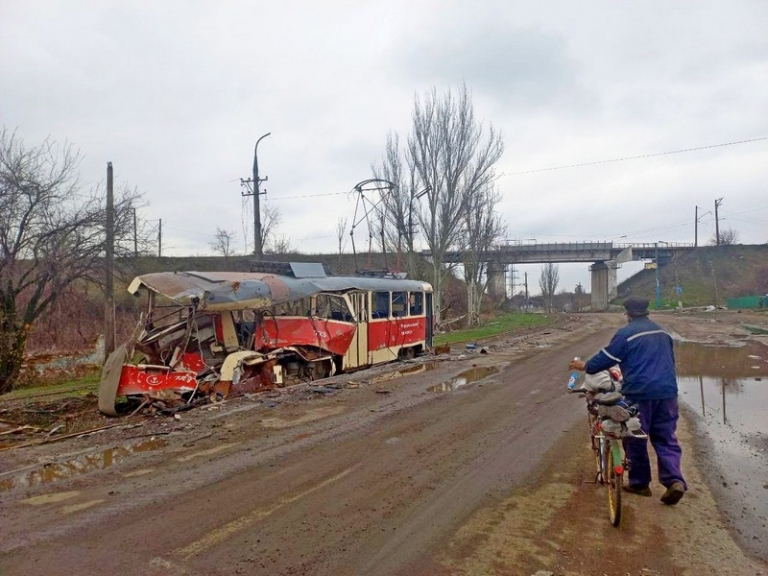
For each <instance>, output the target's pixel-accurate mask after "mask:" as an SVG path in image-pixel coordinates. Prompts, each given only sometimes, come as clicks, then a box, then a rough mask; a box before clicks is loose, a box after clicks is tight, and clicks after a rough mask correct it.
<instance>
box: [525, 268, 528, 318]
mask: <svg viewBox="0 0 768 576" xmlns="http://www.w3.org/2000/svg"><path fill="white" fill-rule="evenodd" d="M525 311H526V312H528V272H526V273H525Z"/></svg>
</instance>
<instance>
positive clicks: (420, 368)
mask: <svg viewBox="0 0 768 576" xmlns="http://www.w3.org/2000/svg"><path fill="white" fill-rule="evenodd" d="M438 366H439V362H424V363H423V364H415V365H413V366H409V367H408V368H401V369H400V370H395V371H394V372H388V373H387V374H382V375H381V376H376V377H375V378H371V379H370V380H369V381H368V382H369V383H370V384H376V383H378V382H387V381H389V380H394V379H395V378H402V377H403V376H411V375H413V374H421V373H422V372H429V371H431V370H434V369H435V368H437V367H438Z"/></svg>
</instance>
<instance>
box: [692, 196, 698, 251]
mask: <svg viewBox="0 0 768 576" xmlns="http://www.w3.org/2000/svg"><path fill="white" fill-rule="evenodd" d="M693 247H694V248H698V247H699V207H698V206H696V214H695V216H694V220H693Z"/></svg>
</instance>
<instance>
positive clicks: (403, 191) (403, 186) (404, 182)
mask: <svg viewBox="0 0 768 576" xmlns="http://www.w3.org/2000/svg"><path fill="white" fill-rule="evenodd" d="M373 174H374V177H375V178H382V179H384V180H388V181H389V182H391V183H392V184H393V185H394V187H393V188H392V189H391V190H390V191H389V192H388V193H387V194H385V195H384V196H383V198H382V213H381V216H380V218H379V221H380V222H383V224H384V228H383V230H384V237H385V238H386V245H387V246H389V249H390V250H391V251H395V252H396V253H397V257H398V261H399V260H400V258H401V256H402V255H405V258H404V262H402V265H403V267H404V268H405V271H406V272H407V273H408V276H409V277H411V278H418V277H420V276H421V266H420V265H419V264H420V259H418V258H416V256H415V238H416V235H417V229H418V226H417V225H416V221H417V219H418V215H417V214H416V213H415V212H414V206H415V205H416V201H417V200H418V199H419V198H420V197H421V196H422V195H423V194H424V193H425V192H426V191H425V190H424V189H423V185H421V184H420V179H419V175H418V172H417V170H416V166H415V163H414V162H413V161H412V158H411V157H410V155H409V151H408V149H405V150H404V151H403V150H401V148H400V139H399V136H398V135H397V134H393V133H390V134H389V135H388V136H387V145H386V151H385V155H384V157H383V158H382V160H381V164H380V165H379V166H374V168H373ZM420 186H421V188H420ZM379 236H381V231H379Z"/></svg>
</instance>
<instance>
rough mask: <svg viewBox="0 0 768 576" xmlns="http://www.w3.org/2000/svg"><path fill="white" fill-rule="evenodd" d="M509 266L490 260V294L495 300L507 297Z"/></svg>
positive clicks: (502, 299) (499, 300)
mask: <svg viewBox="0 0 768 576" xmlns="http://www.w3.org/2000/svg"><path fill="white" fill-rule="evenodd" d="M506 271H507V267H506V265H504V264H501V263H499V262H488V295H489V296H490V297H491V299H492V300H493V301H494V302H503V301H504V299H505V298H506V297H507V274H506Z"/></svg>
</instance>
